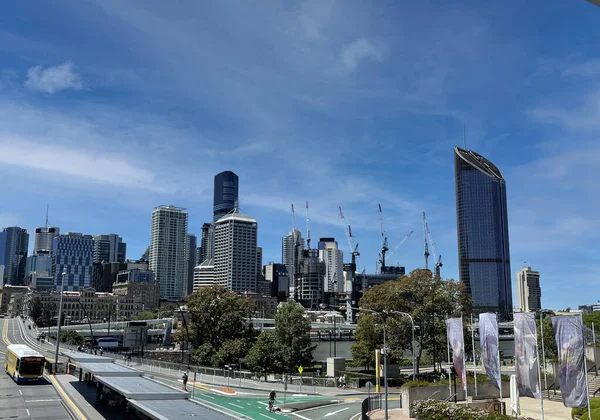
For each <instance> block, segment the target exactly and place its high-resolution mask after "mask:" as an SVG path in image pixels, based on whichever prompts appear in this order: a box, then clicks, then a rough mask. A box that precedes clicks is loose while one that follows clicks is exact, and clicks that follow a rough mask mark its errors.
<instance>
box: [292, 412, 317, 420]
mask: <svg viewBox="0 0 600 420" xmlns="http://www.w3.org/2000/svg"><path fill="white" fill-rule="evenodd" d="M289 414H291V415H292V416H296V417H298V418H301V419H302V420H312V419H309V418H308V417H304V416H303V415H301V414H296V413H289Z"/></svg>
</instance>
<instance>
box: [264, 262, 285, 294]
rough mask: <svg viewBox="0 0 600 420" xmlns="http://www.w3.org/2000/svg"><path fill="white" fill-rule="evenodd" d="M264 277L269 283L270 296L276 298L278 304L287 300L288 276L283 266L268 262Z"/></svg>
mask: <svg viewBox="0 0 600 420" xmlns="http://www.w3.org/2000/svg"><path fill="white" fill-rule="evenodd" d="M264 276H265V280H266V281H268V282H270V283H271V296H275V297H277V301H278V302H283V301H285V300H287V298H288V296H289V295H290V276H289V275H288V272H287V268H285V265H283V264H276V263H272V262H270V263H269V264H267V265H265V270H264Z"/></svg>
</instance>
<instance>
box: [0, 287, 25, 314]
mask: <svg viewBox="0 0 600 420" xmlns="http://www.w3.org/2000/svg"><path fill="white" fill-rule="evenodd" d="M27 291H28V287H27V286H12V285H9V284H5V285H4V286H3V287H2V288H0V314H5V313H7V312H8V304H9V303H10V300H11V298H12V296H13V295H16V294H25V293H27ZM12 315H19V314H12Z"/></svg>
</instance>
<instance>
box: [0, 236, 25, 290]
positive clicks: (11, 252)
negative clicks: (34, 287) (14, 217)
mask: <svg viewBox="0 0 600 420" xmlns="http://www.w3.org/2000/svg"><path fill="white" fill-rule="evenodd" d="M28 250H29V234H28V233H27V230H26V229H23V228H21V227H18V226H15V227H7V228H4V229H3V230H2V232H0V265H3V266H4V278H3V279H2V284H12V285H15V286H17V285H21V284H23V282H24V280H25V266H26V263H27V252H28Z"/></svg>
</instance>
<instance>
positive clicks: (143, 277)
mask: <svg viewBox="0 0 600 420" xmlns="http://www.w3.org/2000/svg"><path fill="white" fill-rule="evenodd" d="M114 283H156V280H155V279H154V273H153V272H152V271H150V270H143V269H139V268H130V269H126V270H123V271H119V272H118V273H117V277H116V279H115V282H114ZM113 287H114V284H113Z"/></svg>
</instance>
